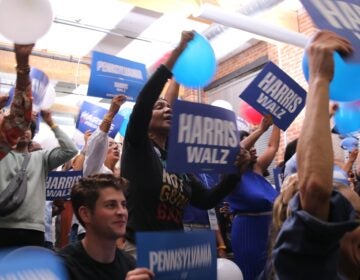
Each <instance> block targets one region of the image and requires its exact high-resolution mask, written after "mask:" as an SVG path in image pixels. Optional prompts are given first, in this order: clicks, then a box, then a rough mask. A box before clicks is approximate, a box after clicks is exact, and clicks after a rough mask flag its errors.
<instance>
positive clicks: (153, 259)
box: [136, 231, 217, 280]
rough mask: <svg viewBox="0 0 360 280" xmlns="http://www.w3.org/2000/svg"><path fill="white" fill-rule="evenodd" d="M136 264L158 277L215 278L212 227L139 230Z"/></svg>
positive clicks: (158, 278) (160, 278) (212, 279)
mask: <svg viewBox="0 0 360 280" xmlns="http://www.w3.org/2000/svg"><path fill="white" fill-rule="evenodd" d="M136 245H137V246H136V247H137V249H138V251H137V267H148V268H149V269H150V270H152V271H153V272H154V273H155V279H157V280H162V279H164V280H165V279H166V280H175V279H187V280H198V279H206V280H216V260H217V253H216V247H215V234H214V232H213V231H197V232H174V231H172V232H139V233H137V234H136Z"/></svg>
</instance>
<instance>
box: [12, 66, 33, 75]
mask: <svg viewBox="0 0 360 280" xmlns="http://www.w3.org/2000/svg"><path fill="white" fill-rule="evenodd" d="M15 68H16V72H17V73H18V74H23V75H25V74H26V75H27V74H29V73H30V66H25V67H19V66H16V67H15Z"/></svg>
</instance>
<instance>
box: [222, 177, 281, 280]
mask: <svg viewBox="0 0 360 280" xmlns="http://www.w3.org/2000/svg"><path fill="white" fill-rule="evenodd" d="M277 195H278V192H277V191H276V190H275V189H274V188H273V187H272V186H271V184H270V183H269V182H268V181H267V180H266V179H265V178H264V177H263V176H261V175H259V174H257V173H255V172H253V171H246V172H245V173H244V174H243V175H242V177H241V181H240V182H239V183H238V185H237V187H236V188H235V190H234V191H233V192H232V193H231V194H230V195H229V196H228V197H227V201H228V202H229V204H230V207H231V210H232V211H233V212H234V213H235V217H234V220H233V225H232V230H231V245H232V249H233V252H234V261H235V262H236V264H237V265H238V266H239V267H240V269H241V271H242V273H243V276H244V280H253V279H256V277H257V276H258V275H259V274H260V273H261V271H262V270H263V269H264V266H265V263H266V259H267V248H268V236H269V226H270V222H271V211H272V205H273V202H274V200H275V198H276V197H277Z"/></svg>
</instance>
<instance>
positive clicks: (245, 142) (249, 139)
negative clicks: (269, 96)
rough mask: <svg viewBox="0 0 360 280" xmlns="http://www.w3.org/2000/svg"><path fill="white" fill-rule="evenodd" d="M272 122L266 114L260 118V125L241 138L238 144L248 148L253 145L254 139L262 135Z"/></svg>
mask: <svg viewBox="0 0 360 280" xmlns="http://www.w3.org/2000/svg"><path fill="white" fill-rule="evenodd" d="M272 124H273V121H272V118H271V116H270V115H266V116H264V117H263V118H262V120H261V123H260V125H259V126H258V127H257V128H256V129H255V130H254V131H253V132H252V133H250V135H249V136H247V137H246V138H245V139H243V140H241V142H240V145H241V147H242V148H244V149H246V150H249V149H250V148H251V147H253V146H254V145H255V143H256V141H257V140H258V139H259V138H260V137H261V135H263V134H264V133H265V132H266V131H267V130H268V129H269V127H270V126H271V125H272Z"/></svg>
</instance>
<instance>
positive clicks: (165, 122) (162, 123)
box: [149, 99, 172, 133]
mask: <svg viewBox="0 0 360 280" xmlns="http://www.w3.org/2000/svg"><path fill="white" fill-rule="evenodd" d="M171 118H172V111H171V108H170V105H169V103H168V102H167V101H166V100H165V99H158V100H157V101H156V103H155V105H154V107H153V112H152V117H151V121H150V124H149V131H151V132H152V133H168V132H169V129H170V126H171Z"/></svg>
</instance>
